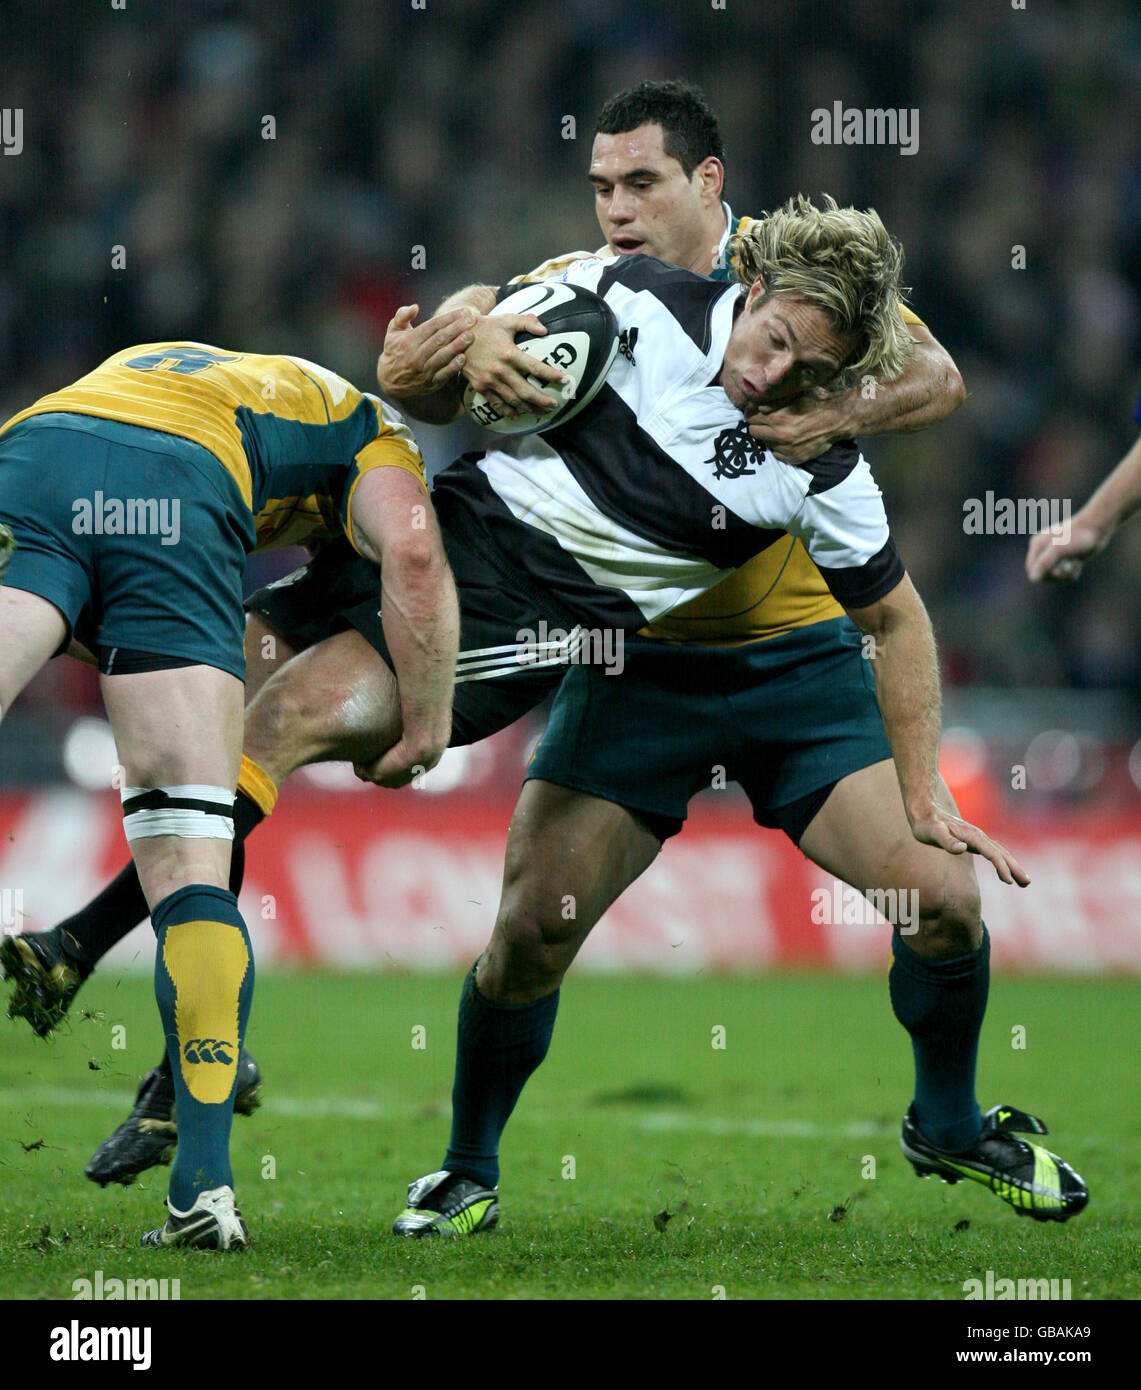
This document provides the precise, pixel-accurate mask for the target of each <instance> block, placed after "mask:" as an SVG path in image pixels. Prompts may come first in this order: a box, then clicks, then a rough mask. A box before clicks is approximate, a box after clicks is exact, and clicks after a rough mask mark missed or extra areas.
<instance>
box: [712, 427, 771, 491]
mask: <svg viewBox="0 0 1141 1390" xmlns="http://www.w3.org/2000/svg"><path fill="white" fill-rule="evenodd" d="M764 461H765V451H764V449H763V448H762V447H761V446H760V445H759V444H758V443H757V441H756V440H755V439H754V438H753V436H752V435H751V434H750V433H749V426H748V425H747V424H746V423H745V421H744V420H742V421H741V423H740V424H739V425H737V426H736V427H735V428H734V429H724V430H722V431H721V433H720V434H719V435H718V436H717V438H716V439H715V440H714V441H713V457H712V458H711V459H706V460H705V462H706V463H711V464H712V465H713V476H714V477H715V478H742V477H744V476H745V475H746V474H748V473H755V472H756V471H757V469H758V468H759V467H760V465H761V464H762V463H764Z"/></svg>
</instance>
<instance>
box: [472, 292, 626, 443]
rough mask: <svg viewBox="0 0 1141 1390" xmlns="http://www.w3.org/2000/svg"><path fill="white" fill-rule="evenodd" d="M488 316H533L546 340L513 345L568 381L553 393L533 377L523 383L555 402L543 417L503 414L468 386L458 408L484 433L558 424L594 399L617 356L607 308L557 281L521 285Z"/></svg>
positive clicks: (530, 338) (526, 336)
mask: <svg viewBox="0 0 1141 1390" xmlns="http://www.w3.org/2000/svg"><path fill="white" fill-rule="evenodd" d="M491 312H492V314H534V316H535V317H536V318H537V319H539V321H540V322H541V323H542V324H543V326H544V327H545V328H546V330H547V334H546V337H538V336H536V335H535V334H534V333H517V334H516V335H515V344H516V346H517V347H519V348H521V349H522V350H523V351H524V352H526V353H528V354H529V355H530V356H532V357H534V358H535V359H536V360H537V361H540V362H548V363H550V365H551V366H553V367H558V368H560V369H561V370H562V371H563V372H564V373H565V374H566V375H567V376H568V377H569V378H570V380H569V381H567V383H566V384H565V385H564V386H563V387H561V388H559V387H558V386H554V385H548V384H547V383H546V382H544V381H540V380H539V379H538V378H536V377H531V378H529V380H530V381H531V383H532V385H534V386H537V387H538V388H539V389H540V390H541V391H543V392H545V393H546V394H547V395H550V396H556V397H558V399H559V405H558V407H557V409H555V410H552V411H550V412H548V413H546V414H540V413H538V412H527V413H525V414H520V415H503V414H501V412H500V411H499V410H498V408H497V407H496V406H495V405H493V404H492V402H491V401H489V400H488V399H487V398H486V397H485V396H484V395H483V394H482V393H481V392H479V391H476V390H474V389H473V388H472V387H471V386H470V385H469V386H468V387H467V389H466V390H465V392H464V409H465V410H466V411H467V413H468V414H469V415H470V416H471V418H472V419H473V420H474V421H475V422H476V424H479V425H482V426H483V427H484V428H485V429H489V430H494V431H495V432H496V433H497V434H535V433H538V432H539V431H540V430H549V429H553V428H554V427H555V426H557V425H564V424H566V422H567V421H568V420H570V419H571V418H572V417H573V416H575V415H577V414H578V413H579V411H581V410H584V409H585V408H586V407H587V406H588V405H589V404H590V402H591V401H592V400H593V399H594V397H595V396H596V395H597V394H598V392H599V390H600V389H601V387H602V384H603V382H604V381H605V380H606V374H607V372H609V370H610V368H611V365H612V364H613V362H614V358H615V355H616V354H617V352H618V323H617V320H616V319H615V317H614V313H613V311H612V310H611V308H610V306H609V305H608V304H607V303H606V301H605V300H604V299H602V298H601V296H599V295H597V294H595V293H594V292H593V290H587V289H583V288H582V286H581V285H570V284H566V283H563V282H554V283H546V282H544V283H542V284H536V285H524V286H522V287H521V288H520V289H518V290H515V291H514V292H513V293H512V294H509V295H508V296H507V297H506V298H505V299H503V300H502V301H501V302H500V303H499V304H497V305H496V306H495V308H494V309H492V311H491Z"/></svg>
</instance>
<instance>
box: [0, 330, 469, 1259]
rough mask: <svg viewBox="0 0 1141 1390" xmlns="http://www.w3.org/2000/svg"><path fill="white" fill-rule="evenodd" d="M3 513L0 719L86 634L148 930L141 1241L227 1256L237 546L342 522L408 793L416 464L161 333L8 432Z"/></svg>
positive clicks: (427, 699) (281, 371)
mask: <svg viewBox="0 0 1141 1390" xmlns="http://www.w3.org/2000/svg"><path fill="white" fill-rule="evenodd" d="M0 522H2V523H3V527H4V532H3V541H4V545H3V549H4V550H5V552H6V554H5V559H6V573H5V575H4V586H3V588H0V714H2V713H6V712H7V711H8V709H9V708H10V707H11V705H12V703H13V701H14V700H15V699H16V697H17V696H18V695H19V693H20V691H21V690H22V689H23V688H24V686H25V685H26V684H27V683H28V681H29V680H30V679H31V678H32V677H33V676H34V675H35V674H36V672H37V671H38V670H39V669H40V667H41V666H43V664H44V663H45V662H46V661H48V660H49V659H50V658H51V657H52V656H54V655H56V654H57V653H59V652H61V651H62V650H64V649H65V648H67V647H68V645H69V643H70V641H71V640H72V637H73V635H74V634H76V632H77V630H78V631H79V632H80V633H81V634H82V641H83V644H84V645H85V646H88V647H89V648H90V651H91V652H92V654H93V655H94V658H95V660H96V662H97V664H98V667H99V671H100V676H101V680H100V687H101V691H102V695H103V702H104V705H105V707H106V710H107V716H108V718H109V719H110V721H111V727H112V730H113V731H114V735H115V744H116V749H117V753H118V757H119V759H120V761H121V770H122V778H123V782H122V788H121V796H122V803H123V825H124V830H125V833H126V837H127V842H128V845H129V847H130V850H131V855H132V859H133V862H134V867H135V870H136V873H137V876H138V880H139V882H140V884H141V886H142V892H143V894H144V896H145V903H146V905H147V907H149V910H150V915H151V920H152V923H153V925H154V929H155V934H156V936H157V939H158V946H157V953H156V957H155V996H156V999H157V1001H158V1008H159V1014H160V1016H161V1019H162V1023H163V1029H164V1032H165V1035H166V1046H167V1056H168V1059H169V1061H170V1063H171V1064H172V1066H171V1075H172V1089H173V1095H174V1098H175V1102H176V1104H177V1110H178V1137H179V1144H178V1154H177V1158H176V1160H175V1162H174V1165H173V1168H172V1169H171V1175H170V1187H169V1192H168V1196H167V1209H168V1214H167V1216H166V1219H165V1221H164V1223H163V1225H162V1226H161V1227H160V1228H159V1229H157V1230H153V1231H149V1232H147V1234H146V1235H144V1237H143V1242H142V1243H143V1244H144V1245H145V1246H156V1247H162V1246H172V1245H186V1246H192V1247H197V1248H207V1249H216V1250H224V1249H235V1248H240V1247H243V1246H245V1245H247V1244H248V1232H247V1229H246V1225H245V1222H244V1220H243V1218H242V1215H241V1212H240V1210H239V1209H238V1207H237V1205H236V1202H235V1197H234V1189H233V1172H232V1169H231V1166H230V1156H229V1138H230V1127H231V1124H232V1121H233V1106H234V1094H235V1090H236V1084H237V1078H238V1058H239V1054H240V1050H241V1047H242V1041H243V1038H244V1035H245V1031H246V1025H247V1021H248V1018H249V1012H250V1004H251V1000H252V996H253V981H254V963H253V956H252V952H251V949H250V940H249V934H248V932H247V930H246V925H245V923H244V921H243V920H242V916H241V913H240V912H239V909H238V903H237V898H236V896H235V894H234V892H233V891H231V889H230V887H229V874H230V859H231V843H232V841H233V838H234V821H233V817H234V789H235V784H236V781H237V775H238V765H239V759H240V756H241V742H242V683H243V679H244V675H245V658H244V655H243V650H242V588H241V586H242V574H243V571H244V567H245V556H246V554H247V553H249V552H250V551H253V550H258V549H265V548H268V547H269V546H271V545H274V544H287V543H292V542H304V541H309V540H315V539H325V538H329V537H331V536H333V535H335V534H343V535H344V536H346V537H348V538H349V540H350V541H351V543H352V545H353V546H354V547H355V549H356V551H357V552H358V553H359V554H360V556H361V557H362V563H364V564H367V565H368V566H369V569H370V571H371V574H372V577H373V578H372V584H373V591H374V598H373V602H374V606H375V605H376V604H377V603H378V602H379V601H380V597H381V593H382V591H383V609H384V615H385V616H384V637H385V641H386V644H387V649H388V651H389V653H390V654H391V662H392V667H393V670H394V671H395V673H396V675H397V677H398V678H399V680H400V690H399V694H398V696H397V694H396V691H395V682H394V681H392V679H391V677H390V678H389V680H390V686H391V691H390V694H391V695H392V698H393V701H394V703H395V704H396V706H397V709H398V713H399V716H400V718H401V727H400V729H399V730H398V732H399V739H393V740H390V742H391V744H392V746H391V747H390V749H389V750H388V751H387V753H386V755H385V758H384V760H383V766H379V767H378V768H377V769H376V772H377V775H378V777H381V776H382V777H383V780H386V781H388V782H389V783H391V784H392V785H402V784H403V783H404V782H405V781H407V779H408V777H409V776H411V771H410V770H411V769H413V768H415V767H417V766H421V765H423V766H427V765H431V764H433V763H435V762H436V761H438V759H439V757H440V756H441V754H442V753H443V750H444V748H445V747H446V745H447V741H448V737H449V732H450V727H451V697H452V682H453V674H454V668H455V657H456V650H457V645H458V617H457V604H456V597H455V588H454V585H453V582H452V578H451V574H450V571H449V569H448V564H447V560H446V558H445V555H444V551H443V547H442V544H441V539H440V535H439V531H438V528H437V526H436V524H435V520H434V516H433V514H432V510H431V504H430V502H429V499H428V493H427V488H426V486H425V482H424V472H423V462H422V460H421V458H420V453H419V450H418V449H417V448H416V445H415V443H414V442H413V439H412V436H411V434H410V433H409V432H408V430H407V428H406V427H405V426H404V424H403V422H402V421H401V420H400V418H399V417H398V416H396V415H395V413H394V412H391V411H389V410H388V409H387V408H386V407H384V406H383V405H382V404H381V403H380V401H379V400H377V399H376V398H375V397H371V396H362V395H361V394H360V393H359V392H357V391H356V390H354V389H353V388H352V387H351V386H350V385H349V383H348V382H346V381H343V380H342V379H341V378H340V377H337V376H335V375H334V374H333V373H331V372H327V371H325V370H324V369H322V368H320V367H316V366H314V365H313V364H312V363H308V362H304V361H301V360H300V359H295V358H289V357H265V356H254V355H250V354H244V353H234V352H225V351H221V350H219V349H217V348H210V347H205V346H203V345H201V344H198V343H182V342H179V343H155V344H148V345H146V346H143V347H134V348H128V349H127V350H125V351H123V352H120V353H118V354H116V355H115V356H114V357H111V358H109V359H108V360H107V361H106V362H104V363H103V364H102V365H101V366H99V367H97V368H96V369H95V370H94V371H92V372H90V373H89V374H88V375H87V376H85V377H83V378H82V379H81V380H80V381H78V382H76V383H75V384H74V385H71V386H68V387H65V388H64V389H63V390H61V391H57V392H55V393H53V394H51V395H48V396H44V397H42V398H41V399H40V400H38V401H37V402H36V403H35V404H34V405H32V406H30V407H29V408H28V409H26V410H23V411H21V412H19V413H18V414H17V415H14V416H13V417H12V418H11V419H10V420H9V421H8V422H7V424H5V425H4V427H3V429H2V430H0ZM381 564H383V580H382V578H381V575H380V574H378V573H377V570H376V566H379V565H381ZM382 583H383V590H382ZM13 944H15V943H13Z"/></svg>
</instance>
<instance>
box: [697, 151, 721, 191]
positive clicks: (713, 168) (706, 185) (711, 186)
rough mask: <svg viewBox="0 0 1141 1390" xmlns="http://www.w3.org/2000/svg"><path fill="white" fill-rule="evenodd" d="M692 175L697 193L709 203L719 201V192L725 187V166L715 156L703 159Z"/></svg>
mask: <svg viewBox="0 0 1141 1390" xmlns="http://www.w3.org/2000/svg"><path fill="white" fill-rule="evenodd" d="M693 173H694V177H695V179H696V180H697V191H698V193H699V194H701V196H702V197H703V198H708V199H710V200H711V201H712V200H714V199H717V200H720V198H721V190H722V189H723V188H724V187H725V166H724V164H722V163H721V161H720V160H719V159H718V158H717V157H716V155H712V154H711V155H710V156H709V158H708V159H703V160H702V161H701V163H700V164H699V165H698V166H697V167H696V168H695V169H694V171H693Z"/></svg>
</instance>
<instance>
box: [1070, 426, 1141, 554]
mask: <svg viewBox="0 0 1141 1390" xmlns="http://www.w3.org/2000/svg"><path fill="white" fill-rule="evenodd" d="M1138 507H1141V436H1138V439H1137V442H1136V443H1135V444H1134V445H1133V447H1132V449H1130V450H1129V452H1128V453H1127V454H1126V455H1125V457H1124V458H1123V459H1122V460H1121V462H1120V463H1119V464H1118V465H1117V467H1116V468H1115V469H1114V470H1113V472H1112V473H1110V475H1109V476H1108V477H1107V478H1106V479H1105V480H1104V482H1102V483H1101V485H1100V486H1099V487H1098V488H1097V490H1096V491H1095V492H1094V494H1093V496H1092V497H1091V498H1090V499H1089V501H1088V502H1087V503H1086V504H1085V506H1084V507H1082V509H1081V511H1080V512H1078V514H1077V516H1076V517H1075V518H1074V520H1075V521H1077V520H1078V519H1079V518H1080V520H1082V521H1084V522H1086V523H1087V524H1088V525H1090V526H1092V527H1094V528H1095V530H1097V531H1098V532H1099V534H1100V537H1101V539H1102V541H1103V543H1104V541H1108V540H1109V538H1110V536H1112V535H1113V533H1114V531H1116V530H1117V528H1118V527H1119V526H1120V525H1121V523H1122V522H1123V521H1126V520H1127V519H1128V518H1129V517H1130V516H1132V515H1133V513H1134V512H1135V511H1136V510H1137V509H1138Z"/></svg>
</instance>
